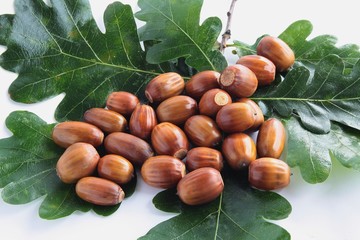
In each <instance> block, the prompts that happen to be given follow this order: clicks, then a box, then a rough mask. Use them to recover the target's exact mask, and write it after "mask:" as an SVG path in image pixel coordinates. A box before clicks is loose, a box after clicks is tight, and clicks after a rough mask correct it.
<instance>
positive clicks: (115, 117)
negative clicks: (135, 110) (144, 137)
mask: <svg viewBox="0 0 360 240" xmlns="http://www.w3.org/2000/svg"><path fill="white" fill-rule="evenodd" d="M84 121H85V122H87V123H90V124H93V125H95V126H97V127H98V128H100V129H101V130H102V131H104V132H106V133H112V132H124V131H126V129H127V124H128V123H127V120H126V118H125V117H124V116H123V115H121V114H120V113H117V112H115V111H112V110H108V109H105V108H91V109H89V110H87V111H86V112H85V113H84Z"/></svg>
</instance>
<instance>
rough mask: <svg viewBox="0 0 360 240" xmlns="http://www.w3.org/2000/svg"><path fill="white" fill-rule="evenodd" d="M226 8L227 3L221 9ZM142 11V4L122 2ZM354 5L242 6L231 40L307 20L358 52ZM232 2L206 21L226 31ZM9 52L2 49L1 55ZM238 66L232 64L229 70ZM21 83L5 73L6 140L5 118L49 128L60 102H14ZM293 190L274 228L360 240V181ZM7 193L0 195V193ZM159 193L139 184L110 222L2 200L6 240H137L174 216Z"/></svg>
mask: <svg viewBox="0 0 360 240" xmlns="http://www.w3.org/2000/svg"><path fill="white" fill-rule="evenodd" d="M90 2H91V5H92V9H93V11H94V16H95V19H96V21H97V22H98V24H99V26H100V27H101V28H102V29H103V23H102V14H103V12H104V10H105V8H106V6H107V5H108V4H110V3H111V2H112V1H110V0H106V1H105V0H102V1H95V0H91V1H90ZM219 2H221V3H219ZM123 3H129V4H131V5H132V6H133V9H134V11H138V7H137V5H136V1H123ZM356 3H358V2H357V1H355V0H342V1H325V0H317V1H309V0H303V1H285V0H277V1H265V0H263V1H238V3H237V6H236V8H235V13H234V17H233V24H232V33H233V38H234V39H238V40H242V41H243V42H247V43H253V42H254V41H255V40H256V38H257V37H258V36H260V35H262V34H264V33H268V34H271V35H278V34H279V33H281V32H282V31H283V30H284V29H285V28H286V27H287V26H288V25H289V24H290V23H292V22H293V21H295V20H299V19H308V20H310V21H311V22H312V23H313V25H314V31H313V35H312V36H316V35H319V34H325V33H327V34H332V35H335V36H337V37H338V39H339V43H340V44H341V45H342V44H345V43H356V44H360V33H359V28H358V24H359V22H360V15H359V14H358V9H357V8H356V7H354V6H355V4H356ZM12 4H13V1H11V0H5V1H1V3H0V14H4V13H13V8H12ZM229 6H230V0H227V1H210V0H205V3H204V7H203V11H202V19H204V18H206V17H208V16H218V17H220V18H221V19H222V21H223V24H224V25H225V24H226V12H227V10H228V7H229ZM3 51H4V48H1V49H0V53H1V52H3ZM233 61H235V58H234V57H232V58H230V59H229V62H230V63H231V62H233ZM15 78H16V75H15V74H13V73H9V72H6V71H4V70H3V69H0V102H1V108H0V138H4V137H8V136H10V133H9V131H8V130H7V129H6V128H5V124H4V122H5V118H6V117H7V116H8V115H9V113H10V112H12V111H15V110H22V109H25V110H29V111H32V112H34V113H36V114H37V115H39V116H40V117H42V118H43V119H44V120H46V121H48V122H49V123H51V122H53V121H54V120H53V112H49V111H48V110H47V111H44V110H43V109H54V106H56V105H57V104H58V103H59V101H60V100H61V96H59V97H56V98H54V99H51V100H49V101H46V102H42V103H39V104H32V105H24V104H19V103H15V102H13V101H12V100H10V99H9V97H8V94H7V89H8V87H9V85H10V83H11V82H12V81H13V80H14V79H15ZM293 172H294V175H293V176H292V182H291V184H290V186H289V187H288V188H286V189H284V190H282V191H280V192H279V193H280V194H281V195H283V196H284V197H285V198H286V199H288V200H289V202H290V203H291V204H292V207H293V210H292V213H291V215H290V216H289V217H288V218H287V219H285V220H281V221H277V222H276V223H277V224H279V225H281V226H283V227H284V228H285V229H287V230H288V231H289V232H290V233H291V235H292V239H294V240H307V239H309V240H312V239H316V240H354V239H359V238H360V229H359V227H358V217H359V214H360V204H359V199H360V191H359V190H360V173H358V172H355V171H353V170H349V169H345V168H343V167H341V166H339V164H335V166H334V168H333V171H332V173H331V175H330V178H329V179H328V180H327V181H326V182H325V183H322V184H317V185H310V184H307V183H305V182H304V181H303V180H302V179H301V176H300V174H299V171H298V170H297V169H294V170H293ZM0 191H1V190H0ZM158 191H159V190H157V189H154V188H151V187H149V186H147V185H146V184H144V183H143V182H142V181H141V178H139V183H138V185H137V188H136V192H135V193H134V195H133V196H132V197H130V198H128V199H126V200H125V201H124V202H123V204H122V206H121V207H120V208H119V210H118V211H117V212H116V213H114V214H113V215H111V216H109V217H101V216H98V215H96V214H94V213H93V212H88V213H79V212H76V213H75V214H73V215H71V216H69V217H66V218H63V219H59V220H53V221H48V220H43V219H40V218H39V216H38V208H39V206H40V203H41V201H42V198H41V199H38V200H36V201H34V202H31V203H29V204H26V205H19V206H15V205H9V204H7V203H4V202H3V201H2V200H0V234H1V236H0V238H1V239H4V237H5V236H7V237H5V238H6V239H12V240H25V239H26V240H29V239H30V240H31V239H37V240H42V239H43V240H48V239H53V240H55V239H68V240H71V239H103V237H104V236H105V237H108V236H110V237H111V238H112V239H122V240H133V239H136V238H138V237H140V236H142V235H144V234H145V233H146V232H147V231H148V230H149V229H151V228H152V227H153V226H155V225H156V224H157V223H160V222H162V221H164V220H166V219H168V218H170V217H171V216H173V214H168V213H164V212H161V211H158V210H157V209H155V207H154V206H153V205H152V203H151V200H152V198H153V196H155V194H156V193H157V192H158Z"/></svg>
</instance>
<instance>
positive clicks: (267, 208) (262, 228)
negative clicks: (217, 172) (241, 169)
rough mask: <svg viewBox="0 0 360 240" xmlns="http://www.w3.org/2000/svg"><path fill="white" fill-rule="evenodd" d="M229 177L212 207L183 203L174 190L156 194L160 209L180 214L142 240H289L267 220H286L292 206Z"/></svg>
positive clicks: (279, 197)
mask: <svg viewBox="0 0 360 240" xmlns="http://www.w3.org/2000/svg"><path fill="white" fill-rule="evenodd" d="M226 174H229V175H226V177H225V179H224V182H225V189H224V192H223V193H222V195H221V196H220V197H219V198H218V199H216V200H215V201H213V202H211V203H209V204H205V205H202V206H195V207H194V206H187V205H185V204H182V203H181V202H180V200H179V198H178V197H177V195H176V193H175V190H174V189H171V190H166V191H163V192H161V193H159V194H158V195H156V197H155V198H154V199H153V203H154V204H155V206H156V207H157V208H158V209H160V210H163V211H166V212H176V213H180V214H179V215H177V216H175V217H173V218H171V219H169V220H167V221H165V222H162V223H160V224H158V225H157V226H155V227H154V228H152V229H151V230H150V231H149V232H148V233H147V234H146V235H145V236H143V237H141V238H140V239H142V240H145V239H149V240H150V239H154V240H162V239H164V240H165V239H166V240H169V239H179V240H180V239H184V240H185V239H186V240H187V239H199V240H200V239H204V240H205V239H219V240H220V239H244V240H245V239H264V240H265V239H266V240H272V239H274V240H275V239H276V240H277V239H290V235H289V233H288V232H287V231H286V230H284V229H283V228H281V227H279V226H277V225H275V224H273V223H270V222H268V221H267V220H280V219H283V218H286V217H287V216H288V215H289V214H290V212H291V206H290V204H289V203H288V202H287V201H286V200H285V199H284V198H282V197H281V196H280V195H278V194H277V193H274V192H264V191H258V190H255V189H252V188H250V187H249V184H248V183H247V182H246V181H245V180H244V178H243V179H240V178H239V177H238V176H234V175H233V174H232V173H226ZM235 237H236V238H235Z"/></svg>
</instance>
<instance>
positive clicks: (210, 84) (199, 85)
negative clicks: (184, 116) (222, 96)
mask: <svg viewBox="0 0 360 240" xmlns="http://www.w3.org/2000/svg"><path fill="white" fill-rule="evenodd" d="M219 77H220V73H219V72H216V71H212V70H206V71H201V72H198V73H196V74H195V75H193V76H192V77H191V78H190V80H189V81H187V82H186V84H185V92H186V94H187V95H188V96H190V97H192V98H194V99H196V100H199V99H200V98H201V96H202V95H204V93H205V92H207V91H208V90H210V89H213V88H219V87H220V86H219Z"/></svg>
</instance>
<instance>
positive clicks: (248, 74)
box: [219, 64, 258, 98]
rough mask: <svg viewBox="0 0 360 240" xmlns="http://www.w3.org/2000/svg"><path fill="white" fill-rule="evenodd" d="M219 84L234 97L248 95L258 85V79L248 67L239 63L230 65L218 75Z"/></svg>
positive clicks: (251, 93)
mask: <svg viewBox="0 0 360 240" xmlns="http://www.w3.org/2000/svg"><path fill="white" fill-rule="evenodd" d="M219 84H220V87H221V89H224V90H225V91H226V92H228V93H229V94H230V95H232V96H234V97H238V98H241V97H250V96H251V95H253V93H254V92H255V91H256V89H257V87H258V80H257V78H256V76H255V74H254V73H253V71H251V70H250V69H249V68H248V67H245V66H243V65H241V64H235V65H230V66H228V67H226V68H225V69H224V71H223V72H222V73H221V75H220V79H219Z"/></svg>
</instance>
